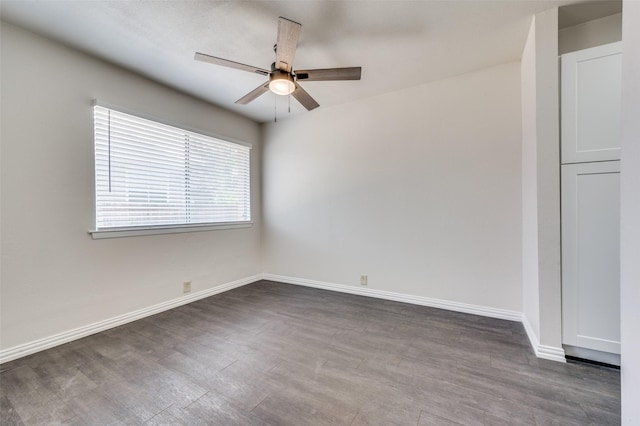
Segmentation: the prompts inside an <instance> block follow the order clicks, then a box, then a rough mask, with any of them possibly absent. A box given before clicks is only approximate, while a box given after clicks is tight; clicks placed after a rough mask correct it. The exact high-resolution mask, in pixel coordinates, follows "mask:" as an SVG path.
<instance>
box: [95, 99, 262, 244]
mask: <svg viewBox="0 0 640 426" xmlns="http://www.w3.org/2000/svg"><path fill="white" fill-rule="evenodd" d="M94 132H95V174H96V175H95V183H96V228H97V232H100V231H103V230H116V229H123V228H124V229H132V228H133V229H136V228H140V227H144V228H150V227H151V228H167V227H192V226H198V225H205V224H206V225H212V224H216V225H221V224H224V225H229V224H233V223H245V224H248V223H250V220H251V213H250V189H249V186H250V167H249V154H250V149H251V148H250V147H248V146H244V145H241V144H238V143H233V142H228V141H224V140H220V139H216V138H213V137H211V136H206V135H202V134H199V133H195V132H192V131H187V130H184V129H180V128H177V127H173V126H169V125H166V124H162V123H157V122H154V121H151V120H147V119H144V118H140V117H136V116H133V115H130V114H125V113H122V112H119V111H115V110H113V109H109V108H105V107H103V106H95V107H94ZM94 238H95V235H94Z"/></svg>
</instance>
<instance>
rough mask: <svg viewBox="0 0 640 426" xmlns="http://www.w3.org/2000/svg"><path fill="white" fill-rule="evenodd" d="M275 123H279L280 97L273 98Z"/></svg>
mask: <svg viewBox="0 0 640 426" xmlns="http://www.w3.org/2000/svg"><path fill="white" fill-rule="evenodd" d="M273 122H274V123H277V122H278V97H277V96H274V97H273Z"/></svg>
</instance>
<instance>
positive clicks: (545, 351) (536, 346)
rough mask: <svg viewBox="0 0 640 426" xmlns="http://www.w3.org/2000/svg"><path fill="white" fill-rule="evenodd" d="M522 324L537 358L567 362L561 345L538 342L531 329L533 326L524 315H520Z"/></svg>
mask: <svg viewBox="0 0 640 426" xmlns="http://www.w3.org/2000/svg"><path fill="white" fill-rule="evenodd" d="M522 325H523V326H524V330H525V331H526V332H527V337H529V343H531V347H532V348H533V351H534V352H535V354H536V356H537V357H538V358H542V359H548V360H550V361H557V362H567V359H566V358H565V357H564V349H562V348H561V347H560V348H556V347H554V346H546V345H541V344H540V342H539V341H538V336H537V335H536V333H535V332H534V331H533V328H532V327H531V324H529V321H528V320H527V317H526V316H525V315H522Z"/></svg>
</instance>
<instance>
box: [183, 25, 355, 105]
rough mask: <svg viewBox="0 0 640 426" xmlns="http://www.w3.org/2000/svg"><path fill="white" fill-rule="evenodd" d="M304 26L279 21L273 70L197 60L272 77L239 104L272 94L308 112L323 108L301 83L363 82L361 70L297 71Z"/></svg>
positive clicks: (205, 57)
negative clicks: (295, 102) (294, 101)
mask: <svg viewBox="0 0 640 426" xmlns="http://www.w3.org/2000/svg"><path fill="white" fill-rule="evenodd" d="M301 29H302V25H300V24H299V23H297V22H294V21H291V20H289V19H286V18H283V17H280V18H279V21H278V39H277V42H276V45H275V46H274V50H275V52H276V61H275V62H274V63H273V64H271V70H266V69H263V68H258V67H254V66H251V65H245V64H241V63H239V62H234V61H230V60H228V59H222V58H217V57H215V56H211V55H205V54H204V53H199V52H196V54H195V59H196V60H198V61H203V62H209V63H211V64H215V65H221V66H223V67H229V68H235V69H239V70H243V71H249V72H253V73H256V74H261V75H264V76H268V77H269V80H268V81H267V82H266V83H264V84H262V85H261V86H259V87H257V88H255V89H254V90H252V91H251V92H249V93H247V94H246V95H244V96H243V97H241V98H240V99H238V100H237V101H236V103H237V104H241V105H245V104H248V103H249V102H251V101H253V100H254V99H256V98H257V97H259V96H260V95H262V94H264V93H266V92H267V91H268V90H271V91H272V92H273V93H275V94H276V95H293V97H294V98H296V99H297V100H298V102H300V103H301V104H302V106H304V107H305V108H306V109H307V110H309V111H311V110H312V109H314V108H317V107H319V106H320V104H318V102H316V101H315V99H313V98H312V97H311V95H309V94H308V93H307V92H306V91H305V90H304V89H303V88H302V87H300V84H298V82H299V81H332V80H333V81H335V80H360V74H361V71H362V68H361V67H349V68H323V69H312V70H294V69H293V67H292V64H293V56H294V55H295V53H296V46H297V45H298V38H299V37H300V30H301Z"/></svg>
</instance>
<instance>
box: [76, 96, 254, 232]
mask: <svg viewBox="0 0 640 426" xmlns="http://www.w3.org/2000/svg"><path fill="white" fill-rule="evenodd" d="M95 106H99V107H103V108H107V109H110V110H114V111H117V112H120V113H124V114H128V115H132V116H135V117H138V118H141V119H144V120H150V121H153V122H155V123H158V124H162V125H166V126H171V127H174V128H178V129H180V130H184V131H186V132H191V133H197V134H199V135H202V136H206V137H210V138H214V139H218V140H220V141H223V142H227V143H232V144H237V145H241V146H244V147H247V148H248V149H249V209H250V211H249V217H250V218H252V217H253V215H252V214H251V210H252V206H253V202H252V198H253V197H252V191H251V186H252V185H251V184H252V174H253V173H252V167H251V163H252V156H251V150H252V148H253V145H252V144H251V143H248V142H244V141H240V140H237V139H233V138H229V137H226V136H220V135H217V134H213V133H211V132H206V131H203V130H201V129H196V128H191V127H188V126H185V125H182V124H176V123H174V122H171V121H168V120H164V119H159V118H158V117H155V116H152V115H149V114H145V113H140V112H139V111H132V110H130V109H127V108H122V107H120V106H116V105H113V104H109V103H105V102H102V101H98V100H94V101H93V103H92V108H91V112H92V114H91V115H92V131H93V132H95V115H94V108H93V107H95ZM92 136H93V137H92V138H91V140H92V142H93V143H92V158H93V219H94V228H93V229H91V230H89V231H88V232H89V234H90V235H91V237H92V238H93V239H94V240H96V239H103V238H120V237H136V236H144V235H162V234H176V233H188V232H201V231H216V230H225V229H241V228H251V227H252V226H253V220H252V219H249V220H247V221H235V222H206V223H193V224H190V223H176V224H164V225H141V226H125V227H108V228H98V227H97V209H96V202H97V195H98V194H97V191H96V151H95V147H96V143H95V133H94V134H93V135H92Z"/></svg>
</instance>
